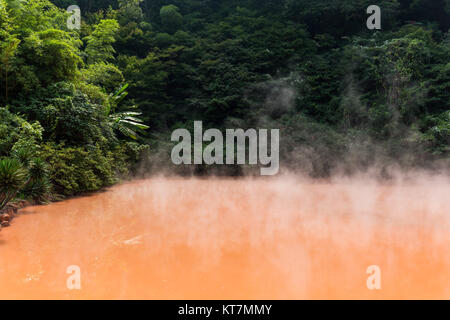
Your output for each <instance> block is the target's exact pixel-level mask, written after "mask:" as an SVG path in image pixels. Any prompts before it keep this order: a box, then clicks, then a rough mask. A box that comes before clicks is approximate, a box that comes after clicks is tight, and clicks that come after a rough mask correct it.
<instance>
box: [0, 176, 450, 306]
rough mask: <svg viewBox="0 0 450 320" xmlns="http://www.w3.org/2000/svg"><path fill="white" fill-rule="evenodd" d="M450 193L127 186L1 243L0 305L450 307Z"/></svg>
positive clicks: (23, 225)
mask: <svg viewBox="0 0 450 320" xmlns="http://www.w3.org/2000/svg"><path fill="white" fill-rule="evenodd" d="M448 195H450V183H449V182H448V179H446V178H439V177H426V178H425V177H424V178H423V179H422V178H421V179H416V180H414V181H407V180H395V181H390V182H389V183H386V182H385V183H377V182H375V181H374V180H372V179H366V178H353V179H349V180H346V179H339V180H334V181H332V182H317V181H310V180H305V179H300V178H297V177H282V178H278V179H273V178H270V179H265V178H255V179H251V178H246V179H236V180H233V179H215V178H208V179H194V178H193V179H187V178H151V179H147V180H142V181H136V182H130V183H125V184H122V185H120V186H117V187H114V188H112V189H111V190H109V191H107V192H104V193H99V194H96V195H93V196H90V197H84V198H78V199H72V200H68V201H64V202H60V203H55V204H51V205H48V206H38V207H29V208H26V209H24V210H23V213H22V214H21V215H20V216H19V217H18V218H16V219H15V222H14V225H13V226H12V227H11V228H5V229H3V230H2V231H1V232H0V259H1V260H0V298H2V299H9V298H26V299H27V298H40V299H53V298H56V299H62V298H64V299H65V298H76V299H77V298H80V299H81V298H88V299H94V298H95V299H110V298H111V299H120V298H124V299H133V298H139V299H147V298H149V299H166V298H167V299H169V298H170V299H304V298H310V299H331V298H338V299H341V298H342V299H344V298H350V299H353V298H357V299H372V298H373V299H381V298H388V299H392V298H400V299H403V298H417V299H423V298H446V299H450V255H449V248H450V233H449V230H450V228H449V227H450V202H449V201H448ZM71 265H76V266H79V267H80V272H81V290H68V288H67V286H66V281H67V278H68V277H69V276H70V275H69V274H67V273H66V270H67V267H68V266H71ZM371 265H376V266H379V268H380V270H381V289H380V290H369V289H368V288H367V286H366V281H367V278H368V277H369V275H368V274H367V273H366V270H367V268H368V267H369V266H371Z"/></svg>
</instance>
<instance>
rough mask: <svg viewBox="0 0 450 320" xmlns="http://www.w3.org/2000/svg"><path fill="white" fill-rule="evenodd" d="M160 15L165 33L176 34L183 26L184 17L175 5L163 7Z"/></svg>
mask: <svg viewBox="0 0 450 320" xmlns="http://www.w3.org/2000/svg"><path fill="white" fill-rule="evenodd" d="M159 15H160V17H161V24H162V26H163V29H164V31H166V32H168V33H175V32H176V31H177V30H178V29H180V28H181V26H182V24H183V16H182V15H181V13H180V12H179V9H178V7H177V6H174V5H173V4H170V5H168V6H164V7H162V8H161V10H160V11H159Z"/></svg>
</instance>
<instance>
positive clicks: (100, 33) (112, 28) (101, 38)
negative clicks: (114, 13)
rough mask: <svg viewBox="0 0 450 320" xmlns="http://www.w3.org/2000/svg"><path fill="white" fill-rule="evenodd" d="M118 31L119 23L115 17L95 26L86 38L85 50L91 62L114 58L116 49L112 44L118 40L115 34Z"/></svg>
mask: <svg viewBox="0 0 450 320" xmlns="http://www.w3.org/2000/svg"><path fill="white" fill-rule="evenodd" d="M118 31H119V23H118V22H117V21H116V20H113V19H105V20H101V21H100V23H98V24H97V25H95V26H94V31H93V32H92V34H91V35H89V36H87V37H86V38H85V40H86V42H87V46H86V50H85V52H86V54H87V56H88V57H87V61H88V63H89V64H92V63H96V62H101V61H104V62H105V61H111V60H113V59H114V53H115V50H114V48H113V46H112V45H113V43H114V42H115V41H116V39H115V34H116V33H117V32H118Z"/></svg>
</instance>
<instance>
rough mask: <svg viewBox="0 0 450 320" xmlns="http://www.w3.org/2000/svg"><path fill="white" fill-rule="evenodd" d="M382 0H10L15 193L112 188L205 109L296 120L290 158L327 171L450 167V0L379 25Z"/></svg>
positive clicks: (411, 6)
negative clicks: (70, 21) (36, 169)
mask: <svg viewBox="0 0 450 320" xmlns="http://www.w3.org/2000/svg"><path fill="white" fill-rule="evenodd" d="M73 4H78V5H79V6H80V7H81V12H82V15H83V17H82V20H83V22H82V26H81V29H80V30H72V31H71V30H68V29H67V27H66V19H67V17H68V14H67V13H65V8H67V7H68V6H69V5H73ZM370 4H372V3H371V1H368V0H358V1H350V0H314V1H306V0H258V1H256V0H240V1H237V0H223V1H215V0H183V1H181V0H171V1H170V0H157V1H154V0H152V1H150V0H98V1H91V0H55V1H48V0H33V1H31V0H22V1H19V0H8V1H6V0H0V61H1V65H0V157H1V158H2V159H3V160H2V162H1V163H2V164H1V166H2V167H1V170H2V173H1V174H2V178H1V180H0V186H1V188H2V189H1V192H0V201H2V203H3V202H5V201H6V202H7V201H9V200H11V199H12V197H14V196H17V195H20V196H23V197H29V196H30V195H32V194H33V197H34V198H38V199H39V198H40V199H51V195H54V194H58V195H74V194H77V193H80V192H84V191H94V190H98V189H99V188H102V187H104V186H107V185H110V184H113V183H114V182H115V181H117V178H118V177H120V176H123V175H126V174H128V173H129V172H130V170H131V171H132V170H133V168H134V166H135V164H136V162H137V161H138V160H139V158H140V156H139V155H140V154H141V153H143V152H144V151H145V150H146V148H147V147H146V145H150V146H151V147H152V152H151V154H152V155H153V158H152V161H150V162H149V164H148V163H147V164H148V165H149V166H150V165H155V164H157V163H158V161H159V163H161V164H166V163H169V162H170V160H169V159H170V149H169V148H170V146H169V145H170V144H169V143H168V142H169V141H170V134H171V132H172V131H173V130H174V129H176V128H180V127H184V128H187V129H191V128H192V126H193V121H194V120H202V121H203V123H204V125H205V126H208V127H215V128H220V129H224V128H227V127H233V128H236V127H241V128H249V127H252V128H256V127H263V128H265V127H267V128H280V129H281V141H280V147H281V150H280V151H281V155H280V156H281V159H282V165H283V166H288V167H292V168H295V169H301V170H304V171H307V172H309V173H310V174H311V175H313V176H327V175H329V174H331V173H333V172H334V171H335V170H338V169H343V170H344V171H346V172H351V171H353V170H355V169H365V168H368V167H370V166H374V165H380V164H381V165H382V166H384V165H389V164H397V165H399V166H402V167H409V166H411V167H416V166H428V165H432V164H433V163H436V161H437V160H439V161H440V162H441V163H442V161H444V164H446V165H448V159H449V151H450V150H449V141H450V108H449V101H450V63H449V56H450V52H449V51H450V34H449V31H448V30H449V28H450V16H449V14H450V3H449V1H448V0H436V1H428V0H414V1H410V0H397V1H396V0H383V1H378V3H377V5H379V6H380V7H381V10H382V30H378V31H377V30H368V29H367V28H366V19H367V17H368V15H367V14H366V8H367V7H368V6H369V5H370ZM148 127H149V128H150V129H149V130H145V129H147V128H148ZM144 130H145V131H144ZM20 150H27V152H29V153H30V154H29V156H27V158H28V159H36V160H35V161H34V162H30V163H27V162H24V161H23V160H20V157H19V156H18V154H20V152H21V151H20ZM14 159H19V160H14ZM37 159H40V160H37ZM17 161H19V162H17ZM36 161H38V162H39V163H40V164H42V165H43V164H45V165H46V168H47V170H45V174H44V175H43V176H42V177H40V178H39V179H35V178H33V179H30V177H31V172H32V168H33V166H35V165H36V163H37V162H36ZM445 161H447V162H445ZM31 163H34V165H32V164H31ZM198 170H200V171H205V170H206V171H208V168H204V167H202V168H198ZM234 170H236V168H234ZM237 170H239V168H238V169H237ZM23 176H29V177H28V178H26V177H25V178H24V177H23ZM24 181H25V182H24ZM26 181H29V182H28V183H26ZM30 181H34V182H30ZM25 184H26V185H25ZM30 184H34V188H33V187H31V186H30ZM26 193H27V194H28V195H26Z"/></svg>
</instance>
